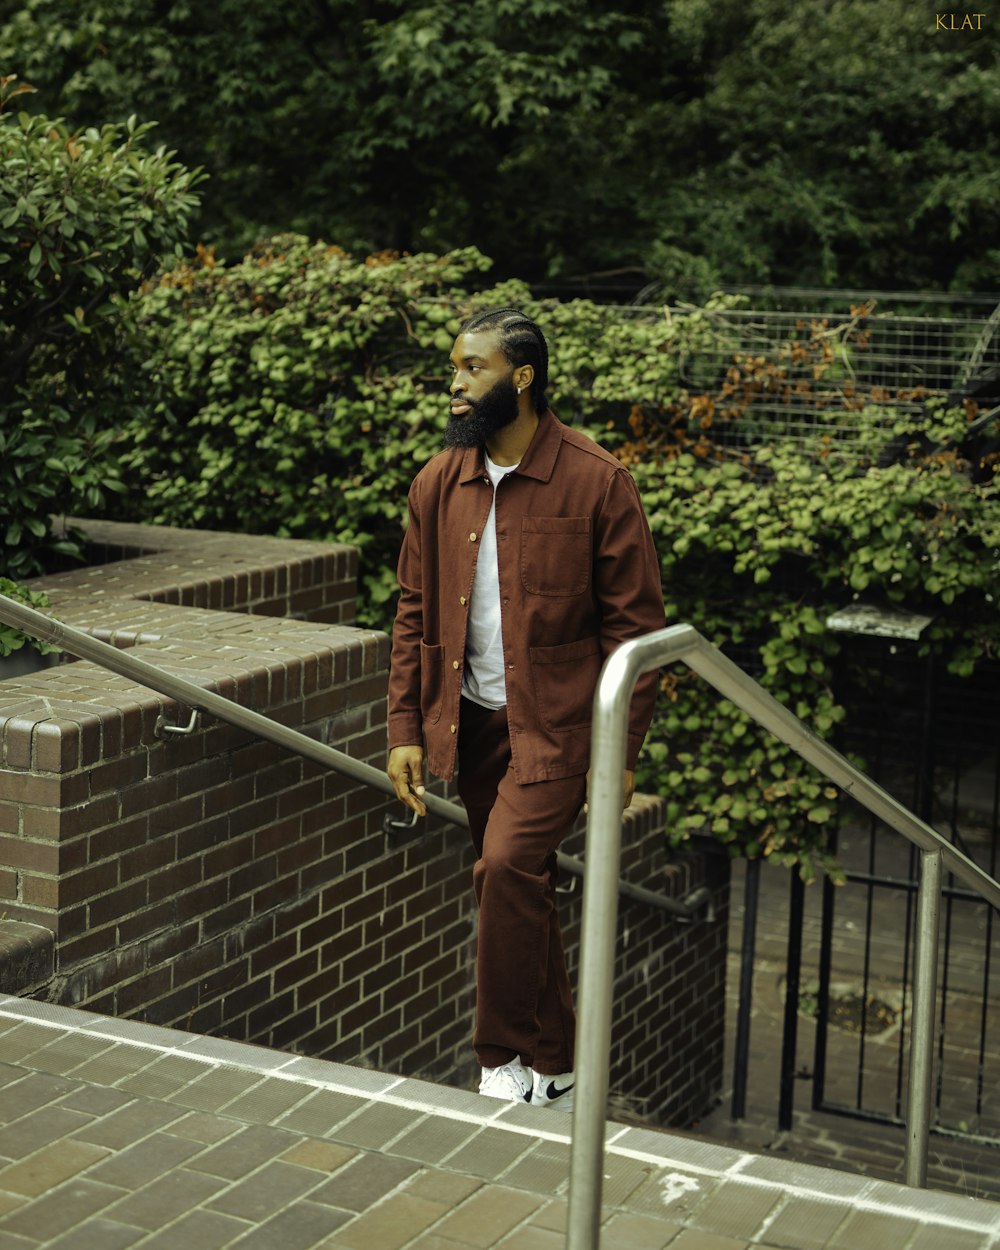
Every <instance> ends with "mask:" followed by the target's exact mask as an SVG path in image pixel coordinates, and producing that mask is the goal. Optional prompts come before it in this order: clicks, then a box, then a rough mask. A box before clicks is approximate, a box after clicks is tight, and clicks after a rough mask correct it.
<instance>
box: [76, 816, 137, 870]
mask: <svg viewBox="0 0 1000 1250" xmlns="http://www.w3.org/2000/svg"><path fill="white" fill-rule="evenodd" d="M148 840H149V817H148V816H133V817H132V819H131V820H122V821H116V822H115V823H114V824H112V825H109V826H108V827H107V828H106V829H99V830H98V831H97V832H96V833H92V834H91V835H90V837H89V838H86V839H84V841H85V842H86V845H87V848H88V855H89V858H90V860H91V861H92V862H96V861H98V860H102V859H107V858H109V857H110V856H113V855H121V854H123V853H124V852H126V851H132V850H135V848H136V847H137V846H145V844H146V842H147V841H148Z"/></svg>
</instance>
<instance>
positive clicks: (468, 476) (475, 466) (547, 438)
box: [458, 408, 563, 485]
mask: <svg viewBox="0 0 1000 1250" xmlns="http://www.w3.org/2000/svg"><path fill="white" fill-rule="evenodd" d="M562 431H563V425H562V422H561V421H560V420H559V418H558V417H557V416H556V414H555V413H554V412H553V411H552V409H551V408H548V409H546V411H545V412H543V413H542V415H541V416H540V417H539V418H538V428H537V429H536V430H535V433H534V436H533V438H532V440H531V442H530V443H529V444H528V450H527V451H526V452H525V453H524V455H523V456H522V457H521V463H520V464H519V465H518V466H517V472H518V473H519V474H521V475H522V476H524V477H533V478H537V480H538V481H539V482H547V481H548V480H549V478H550V477H551V476H552V470H553V469H554V468H555V465H556V457H557V456H558V455H559V448H560V446H561V445H562ZM485 473H486V461H485V458H484V452H483V448H482V447H469V448H468V449H467V450H466V451H465V453H464V455H463V457H462V471H461V475H460V476H459V479H458V480H459V482H460V483H462V484H463V485H464V484H465V483H466V482H474V481H475V480H476V479H477V478H481V477H483V476H484V475H485Z"/></svg>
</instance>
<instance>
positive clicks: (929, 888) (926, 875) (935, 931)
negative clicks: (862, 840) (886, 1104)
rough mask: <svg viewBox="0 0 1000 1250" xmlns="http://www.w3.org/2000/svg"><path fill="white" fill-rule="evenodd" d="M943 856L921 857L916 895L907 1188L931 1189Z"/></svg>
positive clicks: (930, 853) (931, 853)
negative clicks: (929, 1156) (929, 1151)
mask: <svg viewBox="0 0 1000 1250" xmlns="http://www.w3.org/2000/svg"><path fill="white" fill-rule="evenodd" d="M943 875H944V867H943V863H942V858H941V852H940V851H939V850H938V851H921V853H920V886H919V889H918V892H917V932H916V940H915V950H914V960H913V1010H912V1012H911V1014H910V1072H909V1078H908V1083H907V1103H906V1163H905V1175H904V1180H905V1181H906V1184H907V1185H913V1186H915V1187H917V1188H922V1187H923V1186H925V1185H926V1184H927V1142H928V1138H929V1136H930V1127H931V1097H932V1089H933V1076H934V1035H935V1029H934V1014H935V1007H936V1002H937V964H938V937H939V933H940V928H941V884H942V878H943Z"/></svg>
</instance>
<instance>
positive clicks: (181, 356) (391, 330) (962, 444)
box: [118, 236, 1000, 876]
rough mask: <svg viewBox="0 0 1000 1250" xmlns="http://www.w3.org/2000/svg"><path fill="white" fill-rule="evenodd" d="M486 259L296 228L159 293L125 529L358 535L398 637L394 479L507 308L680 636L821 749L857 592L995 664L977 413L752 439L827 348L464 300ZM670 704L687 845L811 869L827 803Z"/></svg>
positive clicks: (672, 795)
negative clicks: (459, 346) (842, 613)
mask: <svg viewBox="0 0 1000 1250" xmlns="http://www.w3.org/2000/svg"><path fill="white" fill-rule="evenodd" d="M487 265H488V262H487V261H486V260H485V259H484V258H483V257H482V256H481V254H479V253H478V252H476V251H475V250H473V249H464V250H461V251H458V252H455V253H452V254H448V255H445V256H436V255H433V254H420V255H416V256H405V257H401V256H397V255H395V254H381V255H375V256H370V257H368V258H367V259H366V260H364V261H362V260H356V259H354V258H352V257H351V256H349V255H347V254H346V253H345V252H344V251H343V250H341V249H340V248H336V247H329V246H327V245H324V244H310V243H309V242H308V241H306V240H304V239H301V238H297V237H295V236H283V237H279V238H276V239H273V240H270V241H269V242H268V243H266V244H263V245H261V246H259V247H258V248H256V249H255V250H254V251H253V252H251V253H250V254H249V255H248V256H247V257H246V258H245V259H244V260H243V261H242V262H240V263H238V264H233V265H228V266H226V265H221V264H218V263H216V261H215V259H214V258H213V257H212V256H211V255H210V254H209V253H203V254H202V255H201V257H200V258H199V260H198V261H197V262H196V263H193V264H183V265H181V266H179V267H177V268H175V269H174V270H173V271H172V272H170V273H168V274H167V275H165V276H164V277H162V278H161V279H159V280H158V281H155V282H151V283H149V284H148V285H147V287H146V288H145V290H144V292H143V294H142V296H141V298H140V299H139V301H138V313H139V315H138V320H137V333H138V337H137V341H136V348H135V350H136V359H137V360H138V361H142V362H144V365H145V376H146V383H145V386H144V390H145V392H146V394H147V395H148V396H150V400H151V403H152V404H153V405H154V407H153V408H152V410H151V411H147V412H146V413H143V414H139V415H138V416H137V417H136V419H135V420H134V422H133V423H132V425H131V426H130V427H129V429H128V430H127V431H126V432H125V434H124V436H123V447H122V458H123V461H124V462H125V464H126V465H127V472H128V476H129V478H130V480H131V481H132V482H133V484H134V487H135V489H134V491H133V492H132V493H131V494H130V496H129V506H130V507H131V509H132V514H133V515H134V516H135V517H136V519H141V520H147V521H154V522H166V523H170V524H177V525H193V526H208V527H224V528H243V529H248V530H260V531H265V532H268V533H282V534H288V535H296V536H302V537H312V538H337V539H342V540H345V541H349V542H354V543H357V544H358V545H359V547H360V548H361V551H362V557H363V561H362V563H363V570H362V571H363V586H364V590H363V594H362V597H361V617H362V620H363V621H364V622H365V623H369V624H373V625H379V626H382V627H388V626H389V624H390V622H391V616H392V594H393V590H394V588H395V575H394V569H395V560H396V556H397V553H398V548H399V542H400V539H401V533H402V525H403V523H404V518H405V497H406V490H407V487H408V485H409V482H410V480H411V479H412V477H413V475H414V474H415V472H416V471H417V470H418V469H419V467H420V465H421V464H422V463H424V462H425V461H426V460H427V459H428V457H429V456H431V455H432V454H433V453H434V452H435V451H436V450H437V449H438V448H439V447H440V436H441V431H442V430H443V427H444V425H445V423H446V420H447V394H446V384H447V365H446V362H447V357H448V353H449V351H450V349H451V345H452V341H453V337H454V335H455V333H456V332H457V330H458V326H459V322H460V319H461V318H462V317H463V316H465V315H467V314H468V313H470V312H471V311H474V310H475V309H476V308H479V307H484V306H489V305H495V304H505V305H507V304H517V305H520V306H522V307H525V308H526V309H527V311H529V312H531V313H532V314H534V315H535V316H537V317H538V319H539V321H540V323H541V324H542V325H543V326H544V328H545V330H546V334H547V336H548V337H549V339H550V347H551V356H552V391H553V393H554V394H555V396H556V397H557V403H556V408H557V411H558V412H559V414H560V415H561V416H562V417H563V418H564V419H567V420H570V421H572V422H573V423H575V424H577V425H579V426H582V427H584V428H586V429H587V430H589V431H590V432H591V433H592V434H594V435H596V436H597V437H599V438H601V439H602V440H603V441H604V442H605V443H606V444H607V445H608V446H609V447H611V448H612V449H613V450H615V451H616V454H617V455H618V456H619V457H620V458H621V459H622V460H623V462H624V463H626V464H627V465H628V466H629V468H630V469H631V471H632V472H633V474H634V475H635V477H636V480H637V481H638V483H639V486H640V490H641V491H642V494H643V498H644V502H645V506H646V509H647V513H648V516H649V520H650V525H651V527H652V530H653V534H654V538H655V541H656V546H657V550H658V551H659V553H660V559H661V564H662V571H663V582H664V587H665V593H666V603H667V611H668V619H670V620H674V621H689V622H691V623H692V624H694V625H695V626H696V627H697V628H698V629H699V630H701V631H702V632H703V633H704V634H705V635H706V636H707V637H709V638H710V639H711V640H712V641H714V642H715V643H717V644H718V645H719V646H721V647H723V649H724V650H726V651H727V652H729V653H733V654H735V655H736V658H737V659H738V660H739V662H741V663H742V664H744V665H746V666H749V667H750V668H751V669H753V670H754V671H755V672H756V674H757V675H758V677H759V679H760V680H761V681H762V682H763V684H764V685H765V686H766V687H767V688H768V689H769V690H771V692H772V693H773V694H774V695H775V697H776V698H778V699H779V700H781V701H782V702H784V703H786V704H787V705H788V706H789V707H790V708H791V709H792V710H793V711H794V712H795V713H796V714H797V715H798V716H800V717H802V718H803V719H804V720H805V721H806V722H807V723H808V724H810V725H811V726H812V727H813V728H814V729H815V731H816V732H817V733H819V734H820V735H821V736H826V735H829V734H830V733H831V732H832V730H833V728H834V726H835V725H836V724H837V722H838V720H839V719H840V717H841V716H842V714H843V713H842V709H841V708H840V707H839V706H838V704H837V702H836V698H835V693H834V689H833V662H834V659H835V657H836V655H837V651H838V643H837V640H836V637H835V636H834V635H832V634H831V633H830V632H829V630H828V629H827V628H826V625H825V621H826V618H827V616H828V615H829V613H830V611H831V610H833V609H836V608H839V607H842V606H843V605H844V604H845V603H847V602H850V601H851V600H852V599H855V598H857V597H859V596H865V597H871V598H874V600H875V601H876V602H885V603H889V604H898V605H901V606H905V607H908V608H912V609H920V610H923V611H927V612H928V614H930V615H933V616H934V617H935V624H934V626H933V628H932V629H931V630H929V631H927V632H926V635H925V637H924V638H923V640H922V644H921V645H922V646H923V647H924V648H925V649H929V650H933V651H934V653H935V654H936V655H939V656H940V657H942V660H943V662H945V663H947V664H948V665H949V666H950V667H951V668H952V670H953V671H954V672H956V673H959V674H969V673H971V672H972V671H973V670H974V668H975V666H976V664H977V663H979V662H980V661H981V660H982V659H983V658H984V657H988V656H991V655H992V656H995V655H996V654H997V652H998V649H1000V625H998V623H997V616H996V599H997V595H998V594H1000V585H998V582H1000V574H998V566H997V555H996V553H997V551H998V550H1000V489H998V482H997V472H996V471H997V464H998V460H1000V456H998V454H997V452H996V449H995V448H992V449H991V448H990V447H985V448H980V449H978V450H977V451H976V453H975V454H976V456H977V459H976V462H975V463H972V462H971V457H972V455H973V449H972V447H971V445H970V444H969V442H968V429H969V422H970V418H971V417H972V416H973V415H974V413H975V406H974V405H968V406H967V407H960V408H957V409H947V410H942V409H940V408H939V407H936V406H933V405H932V406H930V407H929V408H928V409H927V410H926V411H924V412H923V413H922V414H917V415H913V414H911V415H900V414H901V412H902V411H903V410H902V409H898V408H896V407H894V406H891V401H892V398H893V397H892V396H891V395H890V394H888V393H883V396H882V406H881V407H879V406H875V405H873V404H872V403H871V402H870V400H866V399H865V398H864V397H862V396H859V395H858V394H857V393H856V392H855V391H854V390H853V388H851V387H850V386H849V385H848V382H847V380H846V379H845V380H844V382H843V384H842V386H841V391H842V394H841V402H840V412H839V415H838V420H839V421H840V422H841V423H842V425H843V427H844V429H845V431H846V432H849V433H850V434H851V435H852V437H851V438H850V439H845V440H844V442H843V445H842V446H839V447H838V446H834V445H831V444H830V442H829V440H827V441H826V442H823V441H821V440H817V441H816V443H815V446H813V447H812V448H811V449H803V448H802V447H801V446H797V445H792V444H791V443H782V442H781V441H780V440H778V441H775V440H773V439H772V440H771V442H770V443H761V442H760V440H759V438H758V437H757V435H756V433H755V427H754V421H755V407H754V405H755V402H756V401H757V400H758V399H759V398H760V397H761V395H763V394H766V393H768V392H770V391H773V390H774V389H775V388H778V389H780V388H782V387H793V388H796V390H797V392H798V393H799V394H803V393H804V394H808V391H809V388H810V387H811V386H813V385H818V384H819V380H820V379H823V385H824V386H825V387H826V390H827V392H828V391H829V388H830V383H829V378H824V374H826V373H830V372H831V366H830V361H829V356H830V351H829V339H828V337H827V336H826V335H825V332H824V334H822V335H821V334H812V333H810V332H808V331H807V332H806V333H805V334H804V335H803V336H802V337H801V338H800V339H797V340H795V341H792V342H788V343H779V344H777V345H776V347H775V348H774V350H773V351H772V352H770V353H768V354H766V355H759V354H758V355H754V356H750V355H747V354H744V353H742V352H741V351H740V350H739V348H738V344H736V343H734V342H733V341H732V339H731V335H730V332H729V331H728V330H727V329H726V324H727V323H726V319H725V317H724V316H723V315H722V314H724V313H725V311H726V309H727V308H728V307H729V306H731V305H732V304H733V303H734V302H735V297H731V296H727V297H717V298H716V299H715V300H713V301H711V302H710V303H709V305H708V306H707V307H705V308H690V309H687V310H686V311H685V313H684V315H673V316H670V317H665V316H662V315H657V314H649V315H646V316H643V317H631V318H629V319H627V320H626V319H624V318H623V317H622V316H621V314H620V313H619V312H618V311H617V310H615V309H612V308H609V307H607V306H605V305H600V304H596V303H592V302H590V301H586V300H570V301H566V302H558V301H554V300H550V301H543V302H538V301H535V300H532V298H531V297H530V294H529V292H528V290H527V288H526V287H525V286H524V285H523V284H521V283H517V282H513V281H512V282H508V283H504V284H501V285H500V286H498V287H495V288H492V289H490V290H487V291H483V292H479V293H476V292H475V291H474V290H472V289H471V288H473V287H475V285H477V284H478V282H479V281H480V280H481V279H480V275H481V273H482V272H483V270H484V269H485V268H486V267H487ZM854 324H855V323H854V321H853V320H851V319H848V320H847V322H846V323H845V329H844V331H843V333H844V334H845V335H846V334H848V333H849V332H851V327H852V326H853V325H854ZM720 343H721V344H722V346H723V348H724V350H725V352H726V353H728V362H726V361H724V362H723V364H722V365H721V366H720V365H719V364H718V360H719V346H720ZM863 343H864V338H863V335H862V334H861V333H860V332H859V333H858V334H857V335H856V336H855V338H854V340H853V347H854V350H856V351H861V350H863ZM713 361H714V362H715V363H712V362H713ZM824 418H825V423H826V424H827V425H828V426H830V427H831V428H832V426H833V424H834V420H833V414H832V412H831V411H830V410H829V409H828V410H827V412H825V414H824ZM118 515H120V512H118ZM663 692H664V698H663V699H662V700H661V702H660V706H659V709H658V711H657V714H656V719H655V721H654V726H653V730H652V732H651V734H650V738H649V741H648V745H647V749H646V753H645V757H644V762H643V764H642V766H641V780H642V782H643V784H644V785H645V786H647V788H652V789H660V790H662V792H663V793H664V794H665V795H666V796H667V798H668V801H669V813H670V822H669V823H670V829H671V831H672V833H673V835H674V836H675V837H676V838H677V839H678V840H679V841H683V840H684V839H685V838H687V837H689V836H691V835H692V834H694V833H702V832H703V833H711V834H713V835H715V836H716V837H718V838H719V839H721V840H722V841H723V842H725V843H726V844H727V845H729V846H730V847H731V848H732V850H733V852H734V853H742V854H748V855H752V856H756V855H767V856H771V857H773V858H774V859H775V860H777V861H780V862H785V863H788V864H798V865H799V866H800V868H801V869H802V871H803V872H804V873H805V874H806V875H807V876H809V875H812V874H813V873H814V872H815V870H816V868H817V867H818V866H819V864H821V863H822V862H824V859H825V849H824V848H825V839H826V836H827V830H828V822H829V820H830V818H831V816H832V812H833V807H834V798H835V795H834V792H833V791H831V790H830V788H829V787H828V786H826V785H825V783H824V782H823V781H822V779H821V778H820V777H819V776H818V775H816V774H815V773H813V772H812V771H811V770H810V769H809V768H807V767H806V766H805V765H804V764H803V763H802V762H801V760H800V759H799V758H798V756H796V755H795V754H794V753H793V752H791V751H790V750H788V749H787V748H785V747H784V746H782V745H781V744H780V743H778V742H777V741H776V740H774V739H770V738H769V737H768V736H767V735H765V734H763V733H762V732H760V731H758V730H757V729H756V727H755V726H754V725H753V723H752V722H751V720H750V719H749V718H748V717H747V716H745V715H744V714H743V713H742V712H740V711H738V710H737V709H736V708H734V707H733V706H732V705H730V704H728V703H725V702H723V701H721V700H720V699H719V698H718V696H717V695H715V693H714V692H713V691H711V690H709V689H707V688H706V686H705V684H704V683H703V682H701V681H700V679H696V678H694V677H693V676H691V675H690V674H688V673H686V672H685V671H679V672H669V673H667V674H665V675H664V678H663Z"/></svg>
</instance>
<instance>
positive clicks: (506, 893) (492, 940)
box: [458, 702, 585, 1074]
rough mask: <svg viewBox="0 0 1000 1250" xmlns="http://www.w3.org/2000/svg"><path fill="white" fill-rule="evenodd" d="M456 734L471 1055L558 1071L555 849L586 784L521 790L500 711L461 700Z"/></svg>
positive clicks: (564, 1031)
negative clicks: (467, 835)
mask: <svg viewBox="0 0 1000 1250" xmlns="http://www.w3.org/2000/svg"><path fill="white" fill-rule="evenodd" d="M461 726H462V728H461V732H460V739H459V779H458V789H459V793H460V795H461V796H462V799H463V801H464V802H465V805H466V808H467V810H468V812H469V823H470V830H471V834H472V841H473V846H474V847H475V850H476V855H477V860H476V865H475V868H474V872H473V880H474V885H475V890H476V898H477V901H478V903H479V943H478V951H477V961H476V970H477V995H476V1029H475V1035H474V1038H473V1044H474V1047H475V1050H476V1055H477V1057H478V1059H479V1062H480V1063H481V1064H482V1065H483V1066H484V1067H496V1066H497V1065H498V1064H501V1063H507V1062H508V1061H509V1060H510V1059H512V1058H513V1057H514V1056H515V1055H518V1056H519V1057H520V1058H521V1060H522V1062H524V1063H526V1064H528V1065H529V1066H531V1067H533V1068H535V1069H536V1071H539V1072H542V1073H545V1074H556V1073H560V1072H566V1071H569V1070H570V1069H571V1068H572V1067H573V1047H574V1041H575V1016H574V1013H573V999H572V993H571V990H570V985H569V978H568V976H567V974H566V960H565V955H564V952H563V945H562V935H561V932H560V929H559V920H558V916H557V912H556V899H555V877H556V864H555V851H556V848H557V847H558V845H559V843H560V842H561V841H562V840H563V838H564V837H565V836H566V834H567V833H568V832H569V830H570V828H571V827H572V824H573V822H574V820H575V819H576V816H577V813H578V812H579V810H580V807H581V806H582V804H583V798H584V791H585V779H584V778H583V777H570V778H565V779H560V780H557V781H542V782H534V783H532V784H530V785H524V786H522V785H519V784H518V782H517V780H516V779H515V777H514V774H513V771H512V769H511V767H510V740H509V736H508V733H507V722H506V715H505V713H504V712H503V711H499V712H490V711H489V710H488V709H484V708H480V707H478V706H477V705H475V704H471V703H468V702H463V706H462V721H461Z"/></svg>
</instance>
